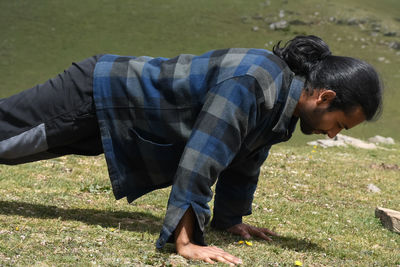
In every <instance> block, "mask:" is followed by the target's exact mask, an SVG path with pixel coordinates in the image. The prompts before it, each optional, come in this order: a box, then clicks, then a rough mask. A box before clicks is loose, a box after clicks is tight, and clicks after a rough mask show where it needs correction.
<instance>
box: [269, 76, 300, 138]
mask: <svg viewBox="0 0 400 267" xmlns="http://www.w3.org/2000/svg"><path fill="white" fill-rule="evenodd" d="M304 81H305V79H304V78H303V77H301V76H294V77H293V79H292V82H291V84H290V88H289V94H288V97H287V99H286V103H285V107H284V108H283V111H282V113H281V116H280V117H279V120H278V122H277V123H276V124H275V126H274V128H273V129H272V131H273V132H286V131H287V130H288V128H289V124H290V122H291V120H292V117H293V112H294V110H295V108H296V106H297V103H298V102H299V99H300V95H301V92H302V90H303V88H304ZM296 121H297V119H296Z"/></svg>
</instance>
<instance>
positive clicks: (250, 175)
mask: <svg viewBox="0 0 400 267" xmlns="http://www.w3.org/2000/svg"><path fill="white" fill-rule="evenodd" d="M381 95H382V89H381V86H380V83H379V78H378V76H377V74H376V72H375V70H374V69H373V68H372V67H371V66H370V65H368V64H367V63H365V62H362V61H360V60H356V59H352V58H345V57H336V56H332V55H331V54H330V51H329V48H328V46H327V45H326V44H325V43H324V42H323V41H322V40H321V39H320V38H318V37H315V36H298V37H296V38H295V39H293V40H292V41H290V42H289V43H288V44H287V45H286V46H284V47H283V48H281V47H280V46H279V44H278V45H277V46H276V47H275V48H274V51H273V53H272V52H269V51H267V50H262V49H225V50H215V51H210V52H208V53H205V54H203V55H200V56H194V55H180V56H178V57H175V58H173V59H167V58H151V57H121V56H116V55H101V56H96V57H92V58H90V59H87V60H85V61H83V62H80V63H78V64H74V65H73V66H72V67H71V68H70V69H68V70H67V71H66V72H64V74H61V75H59V76H58V77H56V78H54V79H52V80H49V81H48V82H47V83H45V84H42V85H38V86H36V87H34V88H32V89H30V90H28V91H25V92H22V93H20V94H19V95H16V96H13V97H10V98H8V99H3V100H1V102H0V129H3V130H2V131H1V132H0V140H1V141H0V163H4V164H19V163H23V162H29V161H34V160H40V159H46V158H51V157H56V156H60V155H65V154H81V155H97V154H100V153H102V152H104V154H105V157H106V161H107V166H108V171H109V175H110V179H111V183H112V187H113V192H114V195H115V197H116V198H117V199H120V198H123V197H127V199H128V201H129V202H131V201H133V200H135V199H136V198H138V197H140V196H142V195H143V194H145V193H147V192H150V191H152V190H154V189H157V188H162V187H165V186H169V185H172V190H171V194H170V197H169V201H168V208H167V212H166V216H165V220H164V224H163V227H162V230H161V234H160V237H159V239H158V241H157V247H158V248H162V247H163V246H164V245H165V243H166V242H175V244H176V249H177V252H178V253H179V254H181V255H182V256H184V257H186V258H189V259H199V260H203V261H206V262H209V263H212V262H214V261H220V262H225V263H229V264H239V263H240V262H241V261H240V259H238V258H236V257H234V256H232V255H230V254H229V253H226V252H224V251H223V250H221V249H219V248H215V247H208V246H205V243H204V238H203V233H204V227H205V225H206V224H207V223H208V221H209V219H210V209H209V207H208V204H207V203H208V202H209V201H210V200H211V198H212V195H213V192H212V191H211V186H212V185H213V184H214V182H215V181H217V178H218V181H217V185H216V192H215V193H216V195H215V203H214V216H213V219H212V222H211V225H212V226H213V227H215V228H217V229H222V230H226V231H228V232H231V233H234V234H239V235H241V236H243V237H244V238H246V239H248V238H250V237H251V236H256V237H260V238H263V239H265V240H270V238H269V237H268V235H275V233H273V232H272V231H270V230H268V229H266V228H258V227H253V226H250V225H247V224H243V223H242V216H245V215H249V214H251V203H252V200H253V194H254V191H255V189H256V186H257V181H258V175H259V172H260V167H261V165H262V164H263V162H264V161H265V159H266V158H267V156H268V151H269V149H270V147H271V146H272V145H273V144H276V143H279V142H283V141H286V140H288V139H289V138H290V137H291V135H292V132H293V131H294V129H295V126H296V123H297V121H298V119H299V118H300V124H301V129H302V131H303V132H304V133H306V134H311V133H323V134H327V135H328V136H329V137H334V136H335V135H336V134H337V133H338V132H340V130H342V129H343V128H346V129H349V128H352V127H354V126H356V125H357V124H359V123H361V122H363V121H364V120H370V119H372V118H373V117H374V116H375V114H376V113H377V111H378V110H379V107H380V105H381Z"/></svg>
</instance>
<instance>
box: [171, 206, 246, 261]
mask: <svg viewBox="0 0 400 267" xmlns="http://www.w3.org/2000/svg"><path fill="white" fill-rule="evenodd" d="M194 224H195V214H194V212H193V210H192V208H189V209H187V210H186V212H185V214H184V215H183V217H182V219H181V221H180V222H179V224H178V226H177V227H176V229H175V235H174V237H175V245H176V251H177V253H178V254H179V255H181V256H183V257H185V258H187V259H192V260H202V261H205V262H207V263H211V264H213V263H215V261H218V262H223V263H227V264H230V265H235V264H241V263H242V260H241V259H239V258H237V257H235V256H233V255H231V254H229V253H227V252H225V251H224V250H222V249H220V248H217V247H214V246H199V245H196V244H195V243H193V229H194Z"/></svg>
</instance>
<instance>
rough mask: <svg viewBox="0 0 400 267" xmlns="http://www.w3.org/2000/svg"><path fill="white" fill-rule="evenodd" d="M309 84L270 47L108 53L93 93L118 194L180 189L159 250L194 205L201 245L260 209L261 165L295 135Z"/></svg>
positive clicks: (169, 210) (100, 65)
mask: <svg viewBox="0 0 400 267" xmlns="http://www.w3.org/2000/svg"><path fill="white" fill-rule="evenodd" d="M303 84H304V81H303V79H302V78H299V77H297V76H296V77H295V76H294V74H293V73H292V72H291V71H290V69H289V68H288V67H287V65H286V64H285V63H284V62H283V61H282V60H281V59H279V58H278V57H276V56H275V55H273V54H272V53H271V52H269V51H267V50H262V49H239V48H234V49H225V50H215V51H210V52H208V53H205V54H203V55H200V56H194V55H180V56H177V57H175V58H172V59H168V58H151V57H126V56H117V55H104V56H102V57H101V58H100V60H99V61H98V62H97V64H96V67H95V71H94V98H95V104H96V112H97V116H98V120H99V125H100V130H101V136H102V142H103V148H104V153H105V158H106V162H107V166H108V171H109V175H110V179H111V183H112V188H113V192H114V195H115V197H116V198H117V199H120V198H122V197H125V196H126V197H127V199H128V201H129V202H131V201H133V200H135V199H136V198H138V197H140V196H142V195H143V194H145V193H148V192H150V191H152V190H154V189H157V188H162V187H166V186H169V185H172V190H171V193H170V196H169V201H168V207H167V212H166V216H165V219H164V223H163V227H162V230H161V233H160V238H159V239H158V241H157V244H156V245H157V247H158V248H161V247H163V246H164V244H165V243H166V242H169V241H173V232H174V230H175V228H176V226H177V225H178V223H179V221H180V219H181V218H182V216H183V215H184V213H185V211H186V210H187V209H188V208H189V207H192V209H193V211H194V213H195V217H196V225H195V232H194V241H195V242H196V243H199V244H204V238H203V232H204V227H205V225H206V224H207V223H208V221H209V219H210V208H209V206H208V202H209V201H210V200H211V198H212V195H213V193H212V190H211V186H212V185H213V184H214V183H215V181H216V180H217V178H218V182H217V185H216V189H215V191H216V196H215V202H214V217H213V220H212V223H211V225H212V226H213V227H215V228H219V229H226V228H228V227H230V226H233V225H235V224H237V223H241V221H242V216H244V215H249V214H251V203H252V200H253V194H254V191H255V189H256V186H257V181H258V176H259V172H260V167H261V165H262V164H263V162H264V161H265V159H266V158H267V156H268V151H269V148H270V147H271V145H273V144H275V143H278V142H282V141H286V140H288V139H289V138H290V137H291V134H292V132H293V131H294V128H295V125H296V122H297V118H295V117H292V114H293V112H294V109H295V107H296V105H297V101H298V99H299V97H300V94H301V91H302V88H303Z"/></svg>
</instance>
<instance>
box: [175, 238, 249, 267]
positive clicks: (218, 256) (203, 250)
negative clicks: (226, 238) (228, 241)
mask: <svg viewBox="0 0 400 267" xmlns="http://www.w3.org/2000/svg"><path fill="white" fill-rule="evenodd" d="M176 250H177V252H178V254H179V255H181V256H182V257H185V258H186V259H191V260H202V261H205V262H208V263H211V264H213V263H215V261H219V262H223V263H226V264H229V265H231V266H234V265H236V264H241V263H242V260H241V259H239V258H237V257H235V256H233V255H231V254H229V253H227V252H225V251H224V250H222V249H220V248H217V247H203V246H198V245H195V244H193V243H188V244H185V245H183V246H178V244H177V248H176Z"/></svg>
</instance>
